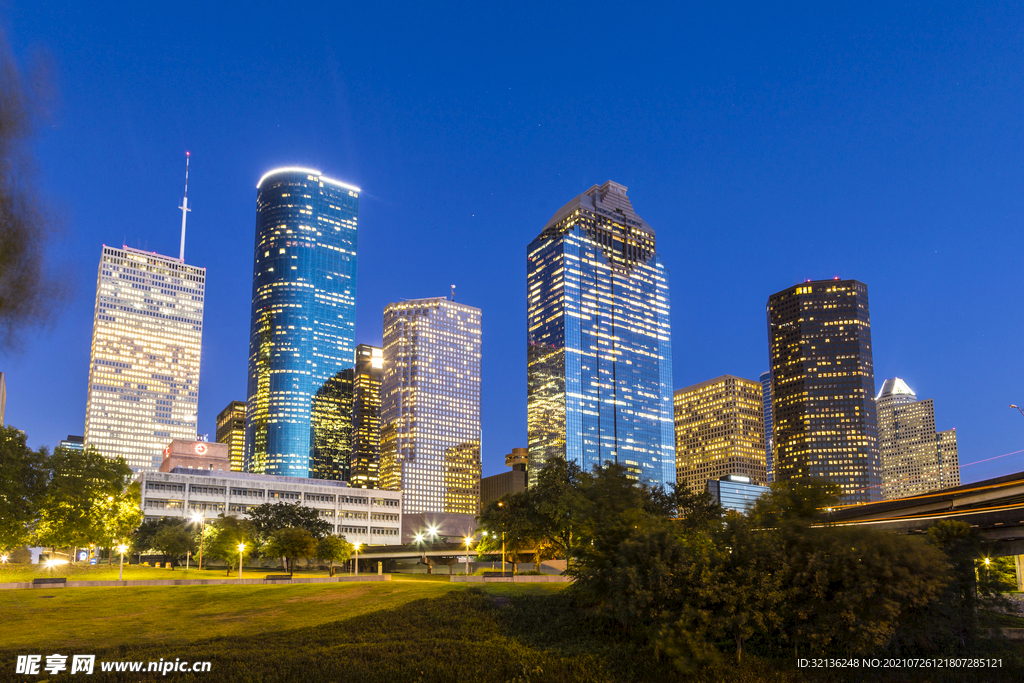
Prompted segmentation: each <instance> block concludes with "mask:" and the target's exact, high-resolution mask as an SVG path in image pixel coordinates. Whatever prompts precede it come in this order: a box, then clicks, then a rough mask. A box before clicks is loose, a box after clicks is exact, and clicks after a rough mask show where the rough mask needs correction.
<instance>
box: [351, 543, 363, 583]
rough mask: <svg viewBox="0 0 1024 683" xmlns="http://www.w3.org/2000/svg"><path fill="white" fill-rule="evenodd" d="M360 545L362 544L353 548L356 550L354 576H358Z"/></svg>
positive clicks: (357, 544)
mask: <svg viewBox="0 0 1024 683" xmlns="http://www.w3.org/2000/svg"><path fill="white" fill-rule="evenodd" d="M361 545H362V543H356V544H355V546H353V547H354V548H355V549H356V576H359V546H361Z"/></svg>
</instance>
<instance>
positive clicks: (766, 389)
mask: <svg viewBox="0 0 1024 683" xmlns="http://www.w3.org/2000/svg"><path fill="white" fill-rule="evenodd" d="M758 379H759V380H760V381H761V406H762V408H763V410H764V459H765V467H766V468H767V470H768V483H769V484H770V483H772V481H773V480H772V373H771V372H762V373H761V377H759V378H758Z"/></svg>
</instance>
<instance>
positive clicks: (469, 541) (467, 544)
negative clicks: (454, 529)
mask: <svg viewBox="0 0 1024 683" xmlns="http://www.w3.org/2000/svg"><path fill="white" fill-rule="evenodd" d="M463 540H464V541H465V542H466V576H469V544H470V543H472V542H473V537H472V536H466V538H464V539H463Z"/></svg>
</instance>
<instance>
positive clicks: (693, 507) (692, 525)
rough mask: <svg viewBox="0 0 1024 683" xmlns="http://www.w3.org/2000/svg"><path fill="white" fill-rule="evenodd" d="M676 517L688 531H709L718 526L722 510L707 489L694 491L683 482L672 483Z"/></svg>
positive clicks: (722, 513)
mask: <svg viewBox="0 0 1024 683" xmlns="http://www.w3.org/2000/svg"><path fill="white" fill-rule="evenodd" d="M673 487H674V489H673V490H674V493H675V504H676V515H677V517H676V519H677V521H678V522H679V524H680V525H681V526H682V527H683V528H684V529H687V530H690V531H711V530H713V529H716V528H718V526H719V524H720V523H721V521H722V517H723V515H724V512H723V510H722V506H721V504H720V503H719V502H718V501H717V500H715V498H714V496H712V495H711V493H710V492H709V491H708V490H707V489H703V490H701V491H700V492H699V493H694V492H693V491H691V490H690V489H689V488H687V486H686V485H685V484H681V483H679V482H676V483H675V484H673Z"/></svg>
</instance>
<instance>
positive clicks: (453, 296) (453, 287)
mask: <svg viewBox="0 0 1024 683" xmlns="http://www.w3.org/2000/svg"><path fill="white" fill-rule="evenodd" d="M452 301H455V285H452Z"/></svg>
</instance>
